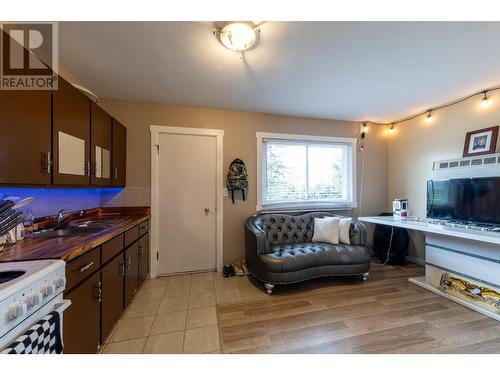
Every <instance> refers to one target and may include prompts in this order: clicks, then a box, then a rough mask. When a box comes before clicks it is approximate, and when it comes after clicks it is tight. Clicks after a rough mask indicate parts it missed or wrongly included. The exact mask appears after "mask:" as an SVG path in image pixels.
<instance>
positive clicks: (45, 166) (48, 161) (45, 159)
mask: <svg viewBox="0 0 500 375" xmlns="http://www.w3.org/2000/svg"><path fill="white" fill-rule="evenodd" d="M51 170H52V156H51V153H50V151H49V152H47V155H46V156H45V154H44V153H43V152H42V171H47V174H51V173H52V171H51Z"/></svg>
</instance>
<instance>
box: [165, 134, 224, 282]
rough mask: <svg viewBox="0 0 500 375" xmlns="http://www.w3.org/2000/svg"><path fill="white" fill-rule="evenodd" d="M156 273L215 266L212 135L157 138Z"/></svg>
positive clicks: (189, 270) (180, 135) (214, 159)
mask: <svg viewBox="0 0 500 375" xmlns="http://www.w3.org/2000/svg"><path fill="white" fill-rule="evenodd" d="M158 137H159V138H158V144H159V146H160V152H159V155H158V228H157V230H158V251H159V260H158V270H157V273H158V274H159V275H167V274H172V273H179V272H191V271H201V270H213V269H215V268H216V212H215V211H216V181H217V178H216V177H217V176H216V168H217V141H216V137H214V136H204V135H190V134H186V135H185V134H165V133H163V134H162V133H160V134H159V135H158Z"/></svg>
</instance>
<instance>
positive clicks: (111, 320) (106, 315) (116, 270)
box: [101, 252, 125, 342]
mask: <svg viewBox="0 0 500 375" xmlns="http://www.w3.org/2000/svg"><path fill="white" fill-rule="evenodd" d="M123 256H124V254H123V252H122V253H120V254H118V255H117V256H116V257H115V258H114V259H113V260H112V261H111V262H109V263H108V264H106V265H105V266H104V267H103V268H102V269H101V278H102V303H101V324H102V327H101V341H102V342H104V341H105V340H106V338H107V337H108V335H109V334H110V333H111V330H112V329H113V326H114V325H115V324H116V322H118V319H120V317H121V316H122V314H123V311H124V308H123V306H124V304H123V279H124V272H125V269H124V259H123Z"/></svg>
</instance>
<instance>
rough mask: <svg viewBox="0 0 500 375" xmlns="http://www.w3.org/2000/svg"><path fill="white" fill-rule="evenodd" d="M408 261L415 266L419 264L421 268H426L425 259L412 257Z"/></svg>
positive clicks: (407, 258) (408, 257)
mask: <svg viewBox="0 0 500 375" xmlns="http://www.w3.org/2000/svg"><path fill="white" fill-rule="evenodd" d="M406 260H407V261H408V262H410V263H415V264H418V265H419V266H422V267H425V260H423V259H420V258H416V257H412V256H407V257H406Z"/></svg>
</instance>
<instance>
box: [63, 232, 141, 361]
mask: <svg viewBox="0 0 500 375" xmlns="http://www.w3.org/2000/svg"><path fill="white" fill-rule="evenodd" d="M145 230H146V232H145V233H144V232H143V236H142V237H141V238H138V235H139V228H138V227H134V228H132V229H131V230H129V231H127V233H128V234H129V235H128V239H129V241H130V242H129V243H130V246H128V247H127V248H126V249H124V250H123V246H124V240H123V239H124V236H123V235H121V234H120V235H119V236H117V237H115V238H113V239H111V240H109V241H108V242H106V243H105V244H103V245H102V246H101V247H98V248H95V249H92V250H90V251H89V252H87V253H86V254H85V255H82V256H81V257H78V258H76V259H75V260H72V261H70V262H68V264H67V265H66V279H67V281H68V289H67V290H68V293H65V294H64V298H66V299H69V300H71V305H70V307H69V308H68V309H67V310H66V311H65V312H64V316H63V322H64V323H63V325H64V328H63V336H64V352H65V353H69V354H71V353H81V354H86V353H97V351H98V350H99V345H100V344H102V343H103V342H104V341H105V340H106V338H107V337H108V335H109V334H110V333H111V330H112V329H113V326H114V325H115V324H116V323H117V322H118V320H119V319H120V318H121V316H122V314H123V312H124V310H125V308H126V307H127V306H128V305H129V304H130V302H131V301H132V299H133V298H134V295H135V293H136V292H137V290H138V289H139V283H142V282H143V281H144V279H145V278H146V277H147V275H148V273H149V233H148V232H147V229H146V228H145ZM120 247H121V248H122V249H121V250H119V249H120ZM100 250H101V251H100ZM100 254H102V255H101V256H100ZM110 259H111V260H110ZM69 288H71V289H69Z"/></svg>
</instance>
